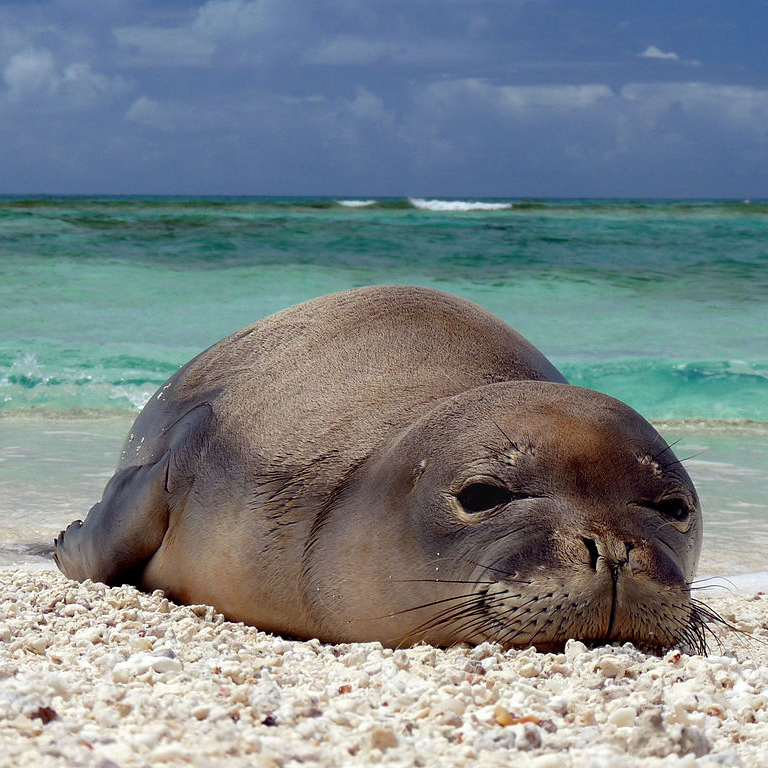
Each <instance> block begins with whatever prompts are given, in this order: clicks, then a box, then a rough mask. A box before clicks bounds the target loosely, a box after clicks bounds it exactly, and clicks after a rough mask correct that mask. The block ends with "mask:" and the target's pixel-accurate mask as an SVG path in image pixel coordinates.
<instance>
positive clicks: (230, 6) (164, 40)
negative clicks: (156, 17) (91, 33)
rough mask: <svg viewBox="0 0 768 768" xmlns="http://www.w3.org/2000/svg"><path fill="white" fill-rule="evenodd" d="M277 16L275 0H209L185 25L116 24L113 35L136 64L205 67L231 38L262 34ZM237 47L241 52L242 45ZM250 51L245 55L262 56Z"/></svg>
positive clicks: (249, 57) (271, 25)
mask: <svg viewBox="0 0 768 768" xmlns="http://www.w3.org/2000/svg"><path fill="white" fill-rule="evenodd" d="M276 18H279V16H278V15H277V14H275V13H274V6H273V1H272V0H209V1H208V2H207V3H204V4H203V5H202V6H200V8H198V10H197V12H196V13H195V14H194V16H190V17H189V18H187V19H186V21H185V22H184V23H183V24H177V25H175V26H167V27H161V26H124V27H116V28H114V29H113V30H112V34H113V35H114V36H115V40H116V41H117V44H118V46H120V47H121V48H124V49H129V50H130V51H132V52H133V54H134V57H133V59H132V61H131V64H133V65H137V66H155V65H158V64H161V65H165V66H180V67H205V66H207V65H208V64H209V63H210V62H211V60H212V58H213V56H214V54H215V53H216V52H217V51H218V50H219V49H220V48H223V49H224V50H225V51H226V50H229V49H228V48H227V47H226V46H225V43H226V42H227V41H228V40H233V39H240V40H242V39H245V38H258V37H263V36H264V35H266V34H268V33H269V32H270V31H271V30H272V28H273V27H274V23H275V19H276ZM236 50H237V51H238V53H242V46H238V47H237V49H236ZM249 53H250V55H249V56H246V57H244V58H246V59H248V60H250V61H253V60H254V59H259V58H260V53H259V52H249ZM241 58H243V57H242V56H241Z"/></svg>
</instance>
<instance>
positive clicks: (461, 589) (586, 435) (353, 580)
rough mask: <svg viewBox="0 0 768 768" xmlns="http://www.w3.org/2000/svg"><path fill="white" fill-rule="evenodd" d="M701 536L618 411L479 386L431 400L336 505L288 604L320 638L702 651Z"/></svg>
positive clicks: (658, 450)
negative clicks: (696, 592)
mask: <svg viewBox="0 0 768 768" xmlns="http://www.w3.org/2000/svg"><path fill="white" fill-rule="evenodd" d="M701 534H702V522H701V513H700V508H699V501H698V497H697V495H696V491H695V489H694V487H693V484H692V482H691V480H690V478H689V477H688V474H687V473H686V471H685V470H684V469H683V467H682V464H681V463H680V462H679V461H678V460H677V458H676V457H675V455H674V454H673V452H672V451H671V449H670V448H669V447H668V446H667V444H666V443H665V442H664V440H663V439H662V438H661V437H660V435H659V434H658V433H657V432H656V430H655V429H654V428H653V427H652V426H651V425H650V424H649V423H648V422H647V421H645V420H644V419H643V418H642V417H641V416H640V415H639V414H637V413H636V412H635V411H633V410H632V409H631V408H629V407H628V406H626V405H624V404H623V403H621V402H619V401H617V400H614V399H612V398H610V397H607V396H605V395H601V394H599V393H596V392H593V391H590V390H586V389H581V388H578V387H572V386H569V385H565V384H558V383H551V382H525V381H523V382H503V383H498V384H491V385H488V386H484V387H479V388H477V389H473V390H469V391H467V392H464V393H462V394H460V395H457V396H455V397H452V398H449V399H447V400H444V401H441V402H440V403H439V404H438V405H437V406H436V407H435V408H434V409H433V410H432V411H430V412H429V413H427V414H426V415H425V416H423V417H422V418H421V419H419V420H418V421H416V422H415V423H414V424H412V425H411V426H409V427H408V428H406V429H405V430H403V431H402V432H400V433H399V434H398V436H397V437H396V439H394V440H391V441H388V442H387V443H386V444H385V446H384V447H383V448H382V449H381V450H380V451H379V453H378V454H377V455H376V456H373V457H371V458H370V460H368V461H367V462H365V464H364V465H363V466H362V467H360V469H359V470H358V471H357V472H354V473H353V474H351V476H350V478H349V480H348V482H346V483H345V484H344V485H342V486H341V487H340V488H339V489H337V492H336V493H335V494H334V496H333V498H332V499H331V500H330V502H329V504H327V505H326V508H325V509H324V510H323V514H322V515H321V516H319V517H318V519H317V520H316V521H315V526H314V527H313V531H312V535H311V537H310V540H309V542H308V545H307V548H306V551H305V558H304V568H303V581H304V590H305V593H306V595H307V596H308V598H307V601H306V603H307V605H311V606H318V605H320V606H323V608H324V615H323V616H322V617H321V618H319V619H318V620H319V622H320V623H321V625H322V626H323V627H324V630H325V634H326V636H327V638H328V639H333V638H335V637H346V638H349V637H350V636H352V637H354V638H355V639H359V640H367V639H381V638H387V641H388V642H389V644H391V645H398V644H401V643H402V644H411V643H413V642H418V641H420V640H424V641H426V642H429V643H433V644H438V645H445V644H449V643H453V642H460V641H467V642H472V643H477V642H481V641H483V640H493V641H498V642H501V643H502V644H504V645H506V646H527V645H536V646H537V648H539V650H548V649H557V648H561V647H562V645H563V643H564V642H565V641H566V640H567V639H568V638H577V639H580V640H583V641H585V642H626V641H630V642H632V643H634V644H636V645H638V646H641V647H646V648H653V649H661V648H666V647H669V646H671V645H675V644H678V643H688V644H689V645H691V646H692V647H695V648H702V646H703V637H702V629H701V627H702V621H701V618H700V615H699V613H698V610H697V608H696V607H695V603H694V602H692V600H691V597H690V583H691V581H692V579H693V576H694V572H695V569H696V563H697V560H698V557H699V551H700V549H701ZM310 596H311V599H310ZM315 610H316V609H315Z"/></svg>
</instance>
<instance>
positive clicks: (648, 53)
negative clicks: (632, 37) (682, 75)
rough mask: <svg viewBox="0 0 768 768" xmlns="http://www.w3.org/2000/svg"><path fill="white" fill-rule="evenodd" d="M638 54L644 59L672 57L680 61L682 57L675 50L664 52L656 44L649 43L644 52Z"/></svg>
mask: <svg viewBox="0 0 768 768" xmlns="http://www.w3.org/2000/svg"><path fill="white" fill-rule="evenodd" d="M638 56H640V58H643V59H671V60H674V61H679V60H680V57H679V56H678V55H677V54H676V53H673V52H671V51H670V52H669V53H664V51H662V50H661V49H660V48H657V47H656V46H655V45H649V46H648V47H647V48H646V49H645V50H644V51H643V52H642V53H639V54H638Z"/></svg>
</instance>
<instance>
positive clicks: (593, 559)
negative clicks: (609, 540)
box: [582, 538, 599, 571]
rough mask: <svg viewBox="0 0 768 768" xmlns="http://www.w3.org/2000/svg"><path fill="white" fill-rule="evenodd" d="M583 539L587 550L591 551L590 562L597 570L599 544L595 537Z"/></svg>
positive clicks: (594, 569)
mask: <svg viewBox="0 0 768 768" xmlns="http://www.w3.org/2000/svg"><path fill="white" fill-rule="evenodd" d="M582 541H583V542H584V546H585V547H586V548H587V552H589V564H590V565H591V566H592V570H593V571H596V570H597V558H598V557H599V553H598V551H597V544H595V540H594V539H585V538H582Z"/></svg>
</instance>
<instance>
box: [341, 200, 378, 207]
mask: <svg viewBox="0 0 768 768" xmlns="http://www.w3.org/2000/svg"><path fill="white" fill-rule="evenodd" d="M337 202H338V204H339V205H343V206H344V207H345V208H365V207H366V206H368V205H373V204H374V203H375V202H376V201H375V200H337Z"/></svg>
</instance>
